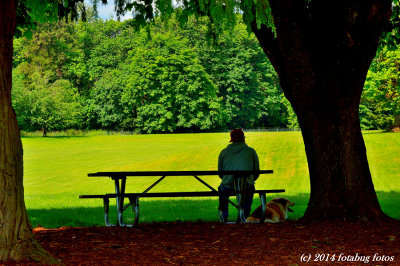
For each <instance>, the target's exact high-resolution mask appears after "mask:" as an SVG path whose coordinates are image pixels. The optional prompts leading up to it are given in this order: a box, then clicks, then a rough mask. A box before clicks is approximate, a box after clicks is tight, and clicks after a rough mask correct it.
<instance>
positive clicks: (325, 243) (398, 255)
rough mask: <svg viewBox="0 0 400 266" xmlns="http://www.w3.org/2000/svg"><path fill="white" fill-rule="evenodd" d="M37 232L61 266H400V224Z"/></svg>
mask: <svg viewBox="0 0 400 266" xmlns="http://www.w3.org/2000/svg"><path fill="white" fill-rule="evenodd" d="M34 233H35V235H36V237H37V239H38V240H39V242H40V243H41V244H42V245H43V247H44V248H45V249H46V250H48V251H49V252H50V253H52V254H53V255H54V256H55V257H56V258H58V259H60V260H61V261H62V263H64V264H66V265H78V264H84V265H105V264H107V265H132V264H139V265H143V264H146V265H148V264H153V265H154V264H170V265H176V264H178V265H182V264H184V265H185V264H187V265H191V264H195V265H198V264H201V265H222V264H227V265H253V264H262V265H296V264H301V260H308V256H309V255H311V258H310V261H309V262H310V263H311V262H312V263H313V264H316V263H315V262H313V260H314V259H317V258H319V259H323V260H324V262H319V263H318V264H320V265H330V264H332V261H331V260H332V259H333V258H334V260H335V262H336V263H337V262H338V260H341V262H340V264H343V265H348V264H350V263H349V262H350V261H352V260H358V261H357V262H355V263H354V264H356V265H364V262H366V260H367V259H368V262H369V263H370V264H372V265H386V264H393V265H396V264H397V265H400V223H399V222H398V221H391V222H385V223H381V224H376V223H366V222H349V223H345V222H324V223H311V224H300V223H298V222H292V221H291V222H285V223H281V224H239V225H238V224H221V223H208V222H207V223H206V222H194V223H188V222H184V223H153V224H141V225H140V227H139V228H117V227H112V228H107V227H90V228H59V229H44V228H36V229H34ZM318 254H321V255H320V256H319V255H318ZM328 254H329V255H328ZM318 256H319V257H318ZM328 256H329V257H328ZM333 256H334V257H333ZM326 260H328V261H326ZM373 260H375V261H373ZM382 260H386V261H382Z"/></svg>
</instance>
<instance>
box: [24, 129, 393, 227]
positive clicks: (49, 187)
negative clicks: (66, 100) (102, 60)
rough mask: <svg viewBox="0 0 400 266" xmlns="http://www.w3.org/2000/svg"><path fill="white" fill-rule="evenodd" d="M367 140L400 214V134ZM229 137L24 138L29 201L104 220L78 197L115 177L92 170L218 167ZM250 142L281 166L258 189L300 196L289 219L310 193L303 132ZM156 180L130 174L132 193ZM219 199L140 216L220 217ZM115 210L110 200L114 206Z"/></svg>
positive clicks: (75, 218) (181, 187)
mask: <svg viewBox="0 0 400 266" xmlns="http://www.w3.org/2000/svg"><path fill="white" fill-rule="evenodd" d="M364 139H365V142H366V146H367V152H368V158H369V162H370V168H371V172H372V176H373V181H374V184H375V188H376V190H377V191H378V197H379V200H380V202H381V205H382V208H383V210H384V211H385V212H387V213H388V214H389V215H390V216H392V217H395V218H398V219H400V215H399V213H400V207H398V206H400V178H399V177H400V134H396V133H378V132H365V133H364ZM228 140H229V133H207V134H160V135H109V136H104V135H97V136H74V137H61V136H58V137H48V138H42V137H24V138H22V142H23V146H24V188H25V201H26V205H27V209H28V213H29V215H30V219H31V221H32V224H33V226H36V225H38V224H40V225H42V226H45V227H59V226H89V225H103V224H104V222H103V215H102V214H103V208H102V201H101V200H98V199H97V200H95V199H94V200H92V199H79V198H78V196H79V195H80V194H97V193H112V192H114V186H113V182H112V181H111V180H110V179H109V178H106V177H87V173H91V172H99V171H146V170H161V171H162V170H216V167H217V159H218V154H219V152H220V150H221V149H223V148H224V147H225V146H226V145H227V144H228ZM246 142H247V143H248V144H249V145H250V146H252V147H254V148H255V149H256V151H257V153H258V155H259V158H260V167H261V169H272V170H274V174H272V175H263V176H261V177H260V179H259V180H258V181H257V184H256V188H259V189H278V188H284V189H286V193H284V194H281V195H282V196H285V197H287V198H289V199H291V200H292V201H294V202H296V206H295V208H294V210H295V213H294V214H292V216H290V217H291V218H292V219H297V218H299V217H301V215H302V214H303V212H304V210H305V208H306V206H307V202H308V194H309V192H310V187H309V177H308V168H307V161H306V156H305V153H304V144H303V141H302V137H301V133H300V132H248V133H246ZM204 179H205V180H206V181H207V182H208V183H209V184H211V185H213V186H214V187H217V186H218V184H219V181H220V180H219V178H218V177H215V176H214V177H204ZM155 180H156V178H155V177H154V178H152V177H145V178H143V177H141V178H133V177H131V178H128V181H127V191H129V192H140V191H143V190H144V189H145V188H147V186H149V185H150V184H152V182H154V181H155ZM206 189H207V188H206V187H204V185H202V184H201V183H199V182H198V181H196V180H195V179H194V178H193V177H167V178H166V179H165V180H164V181H163V182H162V183H160V185H158V186H156V187H155V188H154V191H193V190H206ZM271 196H272V195H271ZM217 201H218V200H217V198H212V199H206V200H204V199H202V200H200V199H193V200H187V199H182V200H176V199H173V200H155V199H142V200H141V210H142V211H141V218H140V221H141V222H152V221H174V220H178V219H179V220H217V219H218V217H217V211H216V208H217ZM256 204H258V199H256V201H255V203H254V206H256ZM114 208H115V206H111V211H110V212H112V213H113V209H114ZM232 216H234V214H233V211H232ZM111 221H114V218H113V217H112V218H111Z"/></svg>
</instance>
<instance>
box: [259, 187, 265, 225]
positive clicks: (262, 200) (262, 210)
mask: <svg viewBox="0 0 400 266" xmlns="http://www.w3.org/2000/svg"><path fill="white" fill-rule="evenodd" d="M260 201H261V219H260V223H264V221H265V213H266V211H267V200H266V197H265V193H260Z"/></svg>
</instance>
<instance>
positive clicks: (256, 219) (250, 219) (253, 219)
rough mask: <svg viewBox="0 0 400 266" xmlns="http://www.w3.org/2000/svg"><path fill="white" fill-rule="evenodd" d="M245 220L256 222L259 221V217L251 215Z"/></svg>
mask: <svg viewBox="0 0 400 266" xmlns="http://www.w3.org/2000/svg"><path fill="white" fill-rule="evenodd" d="M246 222H249V223H257V222H260V219H258V218H256V217H253V216H249V217H247V219H246Z"/></svg>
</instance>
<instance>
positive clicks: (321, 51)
mask: <svg viewBox="0 0 400 266" xmlns="http://www.w3.org/2000/svg"><path fill="white" fill-rule="evenodd" d="M270 6H271V10H272V15H273V18H274V23H275V27H276V37H275V36H274V33H273V32H272V31H271V29H269V28H267V27H266V26H262V27H261V28H257V26H256V24H255V23H254V25H253V27H252V29H253V32H254V33H255V35H256V36H257V38H258V40H259V42H260V44H261V46H262V47H263V49H264V52H265V53H266V55H267V56H268V58H269V59H270V61H271V63H272V64H273V66H274V68H275V70H276V72H277V73H278V75H279V78H280V82H281V87H282V89H283V91H284V93H285V96H286V97H287V98H288V100H289V101H290V103H291V104H292V106H293V109H294V110H295V112H296V114H297V117H298V121H299V125H300V128H301V131H302V134H303V139H304V144H305V150H306V155H307V161H308V166H309V172H310V185H311V195H310V201H309V205H308V208H307V210H306V213H305V215H304V218H305V219H334V218H360V217H365V218H368V219H373V218H381V217H383V216H384V214H383V213H382V211H381V208H380V205H379V203H378V200H377V197H376V193H375V189H374V186H373V183H372V178H371V173H370V170H369V165H368V160H367V155H366V148H365V144H364V140H363V138H362V134H361V128H360V121H359V117H358V109H359V104H360V98H361V93H362V90H363V86H364V82H365V78H366V75H367V72H368V68H369V66H370V64H371V61H372V59H373V58H374V56H375V53H376V50H377V47H378V41H379V37H380V35H381V33H382V32H383V29H384V26H385V25H386V24H387V23H388V22H389V19H390V14H391V1H390V0H350V1H349V0H334V1H331V0H329V1H328V0H312V1H306V0H270Z"/></svg>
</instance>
